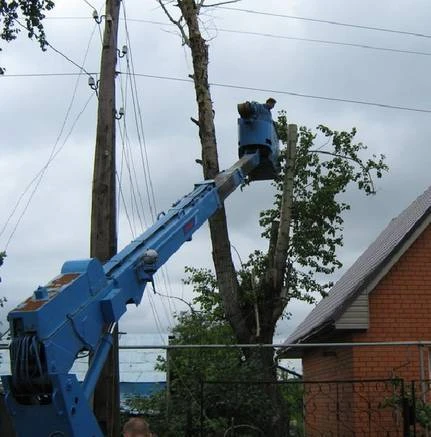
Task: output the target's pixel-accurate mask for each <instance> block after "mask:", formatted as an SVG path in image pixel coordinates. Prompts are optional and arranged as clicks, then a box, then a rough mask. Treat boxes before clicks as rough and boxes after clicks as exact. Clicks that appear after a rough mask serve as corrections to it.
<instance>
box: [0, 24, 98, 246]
mask: <svg viewBox="0 0 431 437" xmlns="http://www.w3.org/2000/svg"><path fill="white" fill-rule="evenodd" d="M94 32H95V26H94V27H93V31H92V32H91V34H90V37H89V39H88V43H87V47H86V49H85V52H84V57H83V64H85V62H86V60H87V56H88V53H89V49H90V44H91V41H92V39H93V36H94ZM82 71H83V69H81V70H80V72H79V73H77V74H78V77H77V79H76V81H75V85H74V89H73V92H72V97H71V100H70V102H69V105H68V107H67V110H66V115H65V117H64V119H63V122H62V125H61V128H60V131H59V133H58V135H57V138H56V140H55V143H54V145H53V147H52V149H51V152H50V155H49V158H48V160H47V162H46V163H45V165H44V166H43V167H42V169H41V170H40V171H39V172H38V173H37V174H36V176H35V177H34V178H33V179H32V180H31V181H30V183H29V184H28V185H27V186H26V188H25V189H24V191H23V192H22V193H21V194H20V196H19V197H18V200H17V202H16V203H15V205H14V207H13V209H12V211H11V213H10V214H9V216H8V218H7V219H6V221H5V223H4V225H3V227H2V229H1V231H0V237H1V236H2V235H3V233H4V232H5V230H6V228H7V226H8V225H9V223H10V221H11V219H12V217H13V216H14V214H15V212H16V211H17V209H18V207H19V205H20V204H21V201H22V199H23V198H24V196H25V195H26V193H27V192H28V191H29V190H30V188H31V186H32V185H33V183H35V187H34V189H33V191H32V192H31V194H30V196H29V199H28V201H27V203H26V205H25V207H24V209H23V211H22V212H21V214H20V216H19V217H18V220H17V222H16V224H15V226H14V227H13V230H12V232H11V233H10V235H9V238H8V240H7V242H6V246H5V248H7V247H8V246H9V244H10V242H11V240H12V238H13V236H14V235H15V232H16V231H17V229H18V226H19V224H20V222H21V220H22V218H23V217H24V215H25V213H26V211H27V209H28V207H29V206H30V203H31V201H32V199H33V197H34V195H35V194H36V191H37V189H38V187H39V185H40V184H41V182H42V180H43V177H44V175H45V172H46V171H47V169H48V167H49V165H50V164H51V162H52V161H53V160H54V159H55V157H56V156H57V155H58V153H59V152H60V151H61V150H62V149H63V147H64V146H65V144H66V141H67V139H68V138H69V137H70V135H71V133H72V131H73V127H74V126H75V124H76V123H77V121H78V120H79V118H80V116H81V115H82V113H83V111H85V108H86V107H87V105H88V103H89V102H90V100H91V97H92V95H91V97H90V99H88V100H87V102H86V103H85V105H84V108H83V110H82V111H81V112H80V113H79V114H78V116H77V118H76V119H75V121H74V122H73V124H72V129H71V130H70V132H69V134H68V135H67V136H66V138H65V140H64V142H63V144H62V146H61V147H60V148H59V150H58V151H57V150H56V149H57V146H58V144H59V142H60V139H61V137H62V135H63V132H64V129H65V128H66V123H67V121H68V119H69V116H70V113H71V110H72V107H73V104H74V101H75V98H76V94H77V90H78V84H79V80H80V78H81V75H82Z"/></svg>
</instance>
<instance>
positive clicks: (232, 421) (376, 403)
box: [189, 379, 431, 437]
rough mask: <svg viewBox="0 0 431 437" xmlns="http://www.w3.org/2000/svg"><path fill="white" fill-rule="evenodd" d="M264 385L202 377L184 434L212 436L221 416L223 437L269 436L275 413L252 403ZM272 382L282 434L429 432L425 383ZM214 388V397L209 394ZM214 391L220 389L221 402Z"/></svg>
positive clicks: (402, 436) (335, 436) (331, 436)
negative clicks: (196, 412) (196, 420)
mask: <svg viewBox="0 0 431 437" xmlns="http://www.w3.org/2000/svg"><path fill="white" fill-rule="evenodd" d="M269 385H271V384H270V383H265V382H262V381H259V382H253V381H202V382H201V396H200V403H201V413H200V425H199V430H196V429H195V430H194V432H193V430H191V432H190V433H189V435H190V436H194V435H196V436H200V437H202V436H208V435H212V434H211V432H210V428H211V421H212V420H214V419H215V418H217V419H218V420H219V421H220V419H221V418H223V419H224V421H225V423H226V424H227V425H226V429H225V431H224V433H223V435H224V436H225V437H228V436H229V437H232V436H237V437H239V436H241V437H244V436H250V437H252V436H267V435H269V434H268V433H267V430H266V429H265V420H266V419H268V418H270V417H272V416H273V415H275V414H277V413H279V412H276V411H272V410H271V408H272V407H271V403H270V402H268V403H267V404H265V403H262V402H257V403H256V405H254V406H253V402H254V401H256V399H258V398H259V397H261V396H262V393H265V392H269V390H268V387H269ZM277 385H278V389H279V391H280V393H281V394H282V396H283V398H284V400H285V403H284V407H283V408H284V411H283V417H284V419H285V420H286V421H287V424H286V426H285V430H286V431H285V435H286V436H298V437H303V436H304V437H315V436H316V437H317V436H319V437H320V436H322V437H323V436H324V437H357V436H370V437H371V436H376V437H379V436H382V437H383V436H385V437H389V436H394V437H395V436H399V437H413V436H423V437H425V436H426V437H428V436H431V431H430V430H431V426H430V425H431V404H430V403H429V401H430V393H429V391H430V382H428V381H408V382H407V381H405V380H403V379H387V380H352V381H344V380H343V381H309V382H307V381H302V380H292V379H291V380H288V381H279V382H278V383H277ZM215 387H217V389H216V390H215ZM215 392H217V393H218V399H217V398H214V397H213V394H214V393H215ZM220 393H224V400H223V401H221V400H220V397H219V395H220ZM258 405H260V408H261V410H260V411H259V409H256V407H257V406H258ZM262 407H263V408H262ZM247 412H248V413H249V414H247Z"/></svg>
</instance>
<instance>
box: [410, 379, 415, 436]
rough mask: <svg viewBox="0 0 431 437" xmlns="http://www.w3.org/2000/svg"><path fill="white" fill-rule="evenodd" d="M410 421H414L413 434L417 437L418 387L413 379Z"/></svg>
mask: <svg viewBox="0 0 431 437" xmlns="http://www.w3.org/2000/svg"><path fill="white" fill-rule="evenodd" d="M410 421H411V422H413V436H415V437H416V389H415V381H412V410H411V415H410Z"/></svg>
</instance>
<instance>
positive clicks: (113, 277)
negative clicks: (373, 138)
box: [2, 105, 278, 437]
mask: <svg viewBox="0 0 431 437" xmlns="http://www.w3.org/2000/svg"><path fill="white" fill-rule="evenodd" d="M262 106H263V105H262ZM268 112H269V111H268ZM255 118H256V117H255ZM255 118H253V119H251V120H248V119H247V118H245V119H240V120H239V122H240V159H239V161H238V162H237V163H236V164H234V165H233V166H232V167H231V168H230V169H228V170H226V171H224V172H221V173H220V174H219V175H218V176H217V177H216V178H215V180H214V181H205V182H202V183H200V184H197V185H196V186H195V188H194V190H193V191H192V192H191V193H190V194H188V195H186V196H184V197H183V198H182V199H180V200H179V201H177V202H176V203H175V204H173V205H172V207H171V209H170V210H169V211H168V212H167V213H166V214H164V215H163V216H161V217H160V218H159V219H158V220H157V222H156V223H155V224H154V225H153V226H152V227H151V228H149V229H148V230H147V231H146V232H144V233H143V234H142V235H141V236H140V237H139V238H137V239H136V240H135V241H133V242H132V243H130V244H129V245H128V246H126V248H125V249H123V250H122V251H121V252H119V253H118V254H117V255H115V256H114V257H113V258H112V259H111V260H110V261H108V262H107V263H106V264H105V265H102V264H101V263H100V262H99V261H98V260H97V259H90V260H81V261H68V262H66V263H65V264H64V265H63V267H62V269H61V273H60V275H59V276H57V277H56V278H54V279H53V280H52V281H50V282H49V283H48V284H47V285H45V286H43V287H39V288H38V289H37V290H36V291H35V292H34V293H33V296H31V297H29V298H28V299H27V300H25V301H24V302H23V303H22V304H20V305H18V307H16V308H15V309H14V310H13V311H11V312H10V313H9V316H8V320H9V322H10V328H11V335H12V342H11V347H10V349H11V371H12V375H11V376H4V377H2V382H3V386H4V388H5V393H6V404H7V407H8V409H9V411H10V413H11V416H12V417H13V419H14V424H15V428H16V431H17V434H18V435H19V436H25V437H26V436H29V435H31V436H34V437H37V436H41V437H42V436H43V437H45V436H58V437H59V436H72V437H77V436H83V435H85V437H87V436H89V437H101V436H102V433H101V431H100V428H99V425H98V423H97V421H96V419H95V417H94V415H93V413H92V411H91V408H90V404H89V401H90V399H91V396H92V393H93V391H94V388H95V385H96V382H97V380H98V377H99V375H100V371H101V368H102V366H103V363H104V361H105V359H106V356H107V354H108V351H109V348H110V346H111V334H110V329H108V330H107V329H106V327H107V326H108V327H110V328H112V327H113V326H114V325H115V324H116V323H117V322H118V320H119V319H120V317H121V316H122V315H123V314H124V313H125V311H126V306H127V305H128V304H130V303H133V304H136V305H138V304H139V303H140V301H141V298H142V295H143V292H144V289H145V286H146V284H147V283H148V282H152V281H153V275H154V274H155V272H157V270H158V269H159V268H160V267H161V266H162V265H163V264H164V263H165V262H166V261H167V260H168V259H169V258H170V257H171V256H172V255H173V254H174V253H175V252H176V251H177V250H178V249H179V248H180V246H181V245H182V244H183V243H184V242H186V241H189V240H191V238H192V235H193V233H194V232H195V231H196V230H197V229H198V228H199V227H200V226H201V225H202V224H203V223H204V222H205V221H206V220H208V218H210V217H211V216H212V215H213V214H214V213H215V212H216V211H217V210H218V209H219V208H220V207H221V206H222V204H223V201H224V200H225V199H226V197H228V196H229V195H230V194H231V193H232V192H233V191H234V190H235V189H236V188H237V187H238V186H240V185H241V184H242V183H243V182H244V180H245V178H246V176H247V175H253V174H254V175H255V178H260V179H268V178H269V177H270V176H271V175H273V174H274V172H275V171H276V170H275V169H274V167H273V166H272V164H271V162H274V163H275V162H276V159H275V157H276V156H277V154H276V153H277V152H278V149H277V148H278V140H277V144H275V143H274V138H276V136H275V137H274V131H273V129H274V128H273V125H272V121H270V122H267V123H266V124H265V123H263V122H260V124H259V125H258V127H257V128H256V124H253V123H254V122H255ZM253 129H254V131H253ZM248 130H251V133H250V131H248ZM241 132H243V135H246V136H247V138H258V140H255V141H252V142H251V143H250V142H249V146H248V145H247V142H245V141H244V138H243V141H241ZM253 132H254V133H255V136H254V137H253V135H252V134H253ZM265 138H266V140H265ZM271 159H272V161H271ZM82 352H91V353H92V354H94V355H93V356H94V359H93V360H92V364H91V366H90V368H89V370H88V372H87V374H86V376H85V379H84V381H83V382H82V383H80V382H78V380H77V378H76V375H74V374H70V373H69V371H70V369H71V367H72V365H73V363H74V362H75V360H76V358H77V356H78V355H79V354H80V353H82Z"/></svg>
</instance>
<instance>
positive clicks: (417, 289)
mask: <svg viewBox="0 0 431 437" xmlns="http://www.w3.org/2000/svg"><path fill="white" fill-rule="evenodd" d="M418 340H424V341H430V340H431V227H428V228H427V229H426V230H425V231H424V232H423V233H422V234H421V236H419V238H418V239H417V240H416V241H415V242H414V243H413V244H412V246H411V247H410V248H409V249H408V250H407V251H406V252H405V253H404V255H403V256H402V257H401V258H400V259H399V261H398V262H397V263H396V264H395V266H394V267H393V268H392V269H391V270H390V271H389V272H388V273H387V275H386V276H385V277H384V278H383V279H382V280H381V281H380V283H379V284H378V285H377V286H376V288H375V289H374V290H373V291H372V293H371V294H370V296H369V328H368V329H367V330H364V331H353V332H350V333H345V334H343V333H340V334H338V336H337V340H331V341H345V342H350V341H351V342H381V341H418ZM325 341H327V340H325ZM327 352H328V351H326V350H323V349H319V350H315V351H313V352H307V353H306V354H305V355H304V357H303V369H304V380H305V381H311V380H314V381H316V380H333V381H335V380H348V379H352V380H368V381H367V382H363V383H362V384H359V383H357V384H351V388H350V390H351V393H350V394H349V395H348V394H347V393H346V394H345V400H346V402H344V401H343V403H344V404H345V405H350V407H351V408H350V412H348V413H346V415H345V416H346V417H347V419H348V425H349V426H350V427H351V428H353V429H352V431H351V432H349V431H348V429H347V428H346V431H345V432H340V424H339V423H337V424H334V421H333V420H330V419H329V418H328V417H327V415H325V411H326V412H327V411H328V405H327V404H325V403H324V402H323V400H319V402H317V403H316V402H314V407H313V414H312V415H311V418H312V425H313V427H316V429H319V430H320V429H323V430H325V432H328V433H329V432H331V433H333V435H346V436H347V435H380V433H383V434H384V433H388V432H389V433H390V434H391V435H392V434H393V435H398V433H399V430H400V429H402V428H401V427H402V425H401V424H400V421H401V419H402V418H401V415H400V414H401V413H400V411H397V410H396V409H391V408H387V407H384V405H385V403H386V402H387V400H388V399H390V398H391V397H393V396H400V394H401V388H400V387H399V386H397V385H396V384H394V383H393V382H391V381H390V379H391V378H403V379H405V381H406V384H407V382H410V381H412V380H420V379H421V378H422V377H424V378H425V379H431V376H430V361H429V356H430V349H429V348H428V347H418V346H398V347H393V346H392V347H380V346H379V347H354V348H352V349H349V350H345V349H337V350H336V351H335V352H336V353H335V355H332V356H327ZM325 354H326V356H325ZM372 380H387V381H380V382H377V381H372ZM344 386H345V389H346V390H347V385H346V384H345V385H344ZM416 388H417V389H419V390H423V392H424V393H425V392H426V394H424V396H428V393H427V391H428V390H429V386H428V384H424V383H419V384H418V385H417V386H416ZM407 389H409V387H408V386H407V385H406V390H407ZM310 399H312V397H310V396H309V395H308V394H307V389H306V396H305V402H306V404H307V403H309V401H310ZM338 405H340V403H339V404H338ZM307 408H308V407H307ZM338 409H340V408H339V407H338ZM306 412H307V409H306ZM337 414H338V415H339V411H338V412H337ZM307 423H308V418H307ZM343 426H344V425H343ZM337 427H338V428H337ZM308 429H309V430H310V427H309V428H308ZM383 434H382V435H383ZM312 435H314V434H313V432H311V431H309V432H307V436H312ZM316 435H322V434H316ZM400 435H401V434H400Z"/></svg>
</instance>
